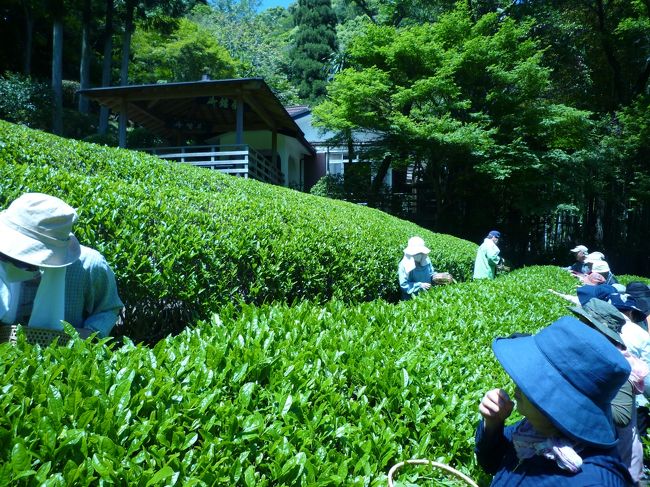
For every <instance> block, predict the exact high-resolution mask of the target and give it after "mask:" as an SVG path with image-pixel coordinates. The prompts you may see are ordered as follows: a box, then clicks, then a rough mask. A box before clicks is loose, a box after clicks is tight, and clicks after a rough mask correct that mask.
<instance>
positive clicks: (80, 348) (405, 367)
mask: <svg viewBox="0 0 650 487" xmlns="http://www.w3.org/2000/svg"><path fill="white" fill-rule="evenodd" d="M574 286H575V281H574V279H573V278H571V277H570V276H569V275H568V274H567V273H566V272H564V271H562V270H560V269H558V268H551V267H532V268H525V269H520V270H517V271H514V272H512V273H510V274H508V275H505V276H503V277H500V278H499V279H497V280H495V281H479V282H466V283H460V284H455V285H451V286H446V287H439V288H434V289H433V290H432V291H431V292H429V293H427V294H425V295H423V296H421V297H419V298H418V299H415V300H413V301H409V302H404V303H399V304H397V305H394V304H390V303H387V302H385V301H381V300H379V301H374V302H369V303H361V304H355V305H350V304H348V303H344V302H342V301H339V300H336V299H335V300H332V301H331V302H328V303H326V304H319V303H314V302H301V303H298V304H296V305H294V306H288V305H286V304H270V305H262V306H249V305H246V306H244V307H243V309H236V308H235V307H234V306H230V307H225V308H223V309H222V310H221V312H220V313H219V314H217V315H214V316H213V317H212V318H211V320H210V321H208V322H205V323H200V324H198V325H197V326H195V327H190V328H187V329H185V330H184V331H183V332H182V333H180V334H179V335H178V336H175V337H168V338H166V339H164V340H162V341H160V342H159V343H158V344H157V345H156V346H155V347H153V348H148V347H145V346H143V345H133V344H131V343H126V344H124V345H122V346H120V347H119V348H118V347H117V346H116V345H113V346H111V345H108V346H107V345H105V344H103V343H93V342H85V341H82V340H74V341H71V342H70V343H69V344H68V345H67V346H65V347H56V346H53V345H51V346H49V347H48V348H45V349H42V348H40V347H38V346H31V345H28V344H26V343H24V341H23V342H20V343H19V344H18V346H11V345H8V344H3V345H0V389H1V390H2V395H1V396H0V407H1V408H2V411H3V414H2V416H0V484H2V485H21V484H22V485H38V484H44V485H61V486H63V485H91V484H92V485H96V484H98V483H100V482H101V483H105V484H118V485H136V486H143V487H144V486H146V485H174V486H185V485H201V486H212V485H245V486H280V485H323V486H326V485H327V486H339V485H351V486H359V487H361V486H377V487H379V486H385V485H386V480H387V479H386V475H387V472H388V469H389V468H390V466H391V465H393V464H395V463H397V462H399V461H402V460H405V459H408V458H430V459H438V460H439V461H443V462H445V463H449V464H451V465H452V466H455V467H456V468H459V469H460V470H462V471H464V472H466V473H467V474H469V475H470V476H471V477H473V478H475V479H482V478H483V476H482V474H481V473H480V472H479V470H478V468H477V467H476V465H475V460H474V457H473V432H474V428H475V426H476V423H477V421H478V409H477V408H478V403H479V401H480V398H481V397H482V395H483V394H484V392H485V391H486V390H488V389H490V388H493V387H504V388H506V389H507V390H510V391H512V384H511V383H510V381H509V380H508V378H507V376H506V374H505V373H504V372H503V370H502V369H501V368H500V367H499V365H498V363H497V361H496V360H495V358H494V356H493V354H492V352H491V349H490V343H491V341H492V339H493V338H494V337H495V336H507V335H510V334H511V333H513V332H516V331H517V332H535V331H536V330H538V329H540V328H542V327H543V326H545V325H547V324H549V323H550V322H551V321H553V320H554V319H556V318H558V317H559V316H562V315H563V314H567V311H566V304H567V303H566V302H565V301H564V300H562V299H561V298H558V297H557V296H554V295H552V294H551V293H549V292H548V288H554V289H557V290H559V291H563V292H570V291H571V290H572V289H573V288H574ZM415 485H422V484H421V483H420V482H417V481H416V482H415ZM424 485H432V484H424Z"/></svg>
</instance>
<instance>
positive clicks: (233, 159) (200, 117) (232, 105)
mask: <svg viewBox="0 0 650 487" xmlns="http://www.w3.org/2000/svg"><path fill="white" fill-rule="evenodd" d="M79 94H80V95H82V96H85V97H87V98H89V99H90V100H94V101H96V102H98V103H99V104H101V105H103V106H106V107H108V108H109V109H110V110H112V111H113V112H116V113H118V114H119V121H120V123H119V145H120V147H126V128H127V122H128V120H131V121H132V122H134V123H136V124H138V125H141V126H143V127H145V128H147V129H148V130H149V131H150V132H152V133H154V134H155V135H158V136H160V137H162V138H164V139H166V140H168V141H170V143H171V144H172V145H170V146H168V147H157V148H136V147H134V149H139V150H147V151H149V152H151V153H153V154H156V155H158V156H159V157H161V158H164V159H168V160H174V161H178V162H184V163H188V164H192V165H196V166H202V167H209V168H212V169H218V170H220V171H223V172H226V173H229V174H235V175H240V176H243V177H251V178H254V179H258V180H262V181H266V182H269V183H273V184H279V185H284V186H296V187H297V186H300V185H301V182H302V180H303V178H304V173H305V165H306V164H307V165H309V164H313V161H314V155H315V151H314V148H313V147H312V146H311V145H310V144H309V142H307V140H306V139H305V137H304V134H303V132H302V130H301V129H300V128H299V127H298V125H297V124H296V122H295V121H294V120H293V118H292V117H291V116H290V115H289V113H287V110H286V109H285V108H284V106H283V105H282V104H281V103H280V101H279V100H278V99H277V97H276V96H275V95H274V94H273V92H272V91H271V89H270V88H269V87H268V85H267V84H266V82H265V81H264V80H263V79H261V78H243V79H224V80H203V81H192V82H183V83H164V84H148V85H131V86H118V87H106V88H92V89H87V90H80V91H79ZM188 141H191V145H188V143H187V142H188Z"/></svg>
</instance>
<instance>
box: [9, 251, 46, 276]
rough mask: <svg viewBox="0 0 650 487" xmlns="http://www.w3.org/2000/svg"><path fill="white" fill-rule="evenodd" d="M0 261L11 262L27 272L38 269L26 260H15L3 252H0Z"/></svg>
mask: <svg viewBox="0 0 650 487" xmlns="http://www.w3.org/2000/svg"><path fill="white" fill-rule="evenodd" d="M0 262H2V263H5V264H11V265H13V266H14V267H16V268H17V269H20V270H23V271H27V272H36V271H37V270H38V267H37V266H35V265H32V264H28V263H27V262H23V261H21V260H16V259H14V258H13V257H9V256H8V255H6V254H3V253H2V252H0Z"/></svg>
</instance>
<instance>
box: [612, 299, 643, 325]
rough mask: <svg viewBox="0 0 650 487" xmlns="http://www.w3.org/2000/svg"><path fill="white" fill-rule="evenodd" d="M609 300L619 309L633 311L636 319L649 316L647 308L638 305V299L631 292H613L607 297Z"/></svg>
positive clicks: (640, 319)
mask: <svg viewBox="0 0 650 487" xmlns="http://www.w3.org/2000/svg"><path fill="white" fill-rule="evenodd" d="M607 301H608V302H609V303H610V304H612V305H613V306H614V307H615V308H616V309H617V310H619V311H623V312H625V311H631V312H632V315H633V320H634V321H642V320H645V319H646V318H647V316H648V313H646V310H644V309H642V308H641V307H640V306H639V305H638V302H637V299H636V298H635V297H633V296H631V295H629V294H622V293H612V294H610V295H609V296H608V297H607Z"/></svg>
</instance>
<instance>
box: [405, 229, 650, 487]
mask: <svg viewBox="0 0 650 487" xmlns="http://www.w3.org/2000/svg"><path fill="white" fill-rule="evenodd" d="M500 237H501V234H500V232H498V231H496V230H492V231H490V232H489V233H488V235H487V237H486V238H485V239H484V241H483V243H482V244H481V245H480V247H479V249H478V251H477V254H476V259H475V264H474V278H475V279H494V278H495V276H496V274H497V270H498V268H499V266H501V265H503V259H502V258H501V257H500V255H499V254H500V250H499V247H498V245H497V244H498V242H499V238H500ZM429 252H430V251H429V249H428V248H427V247H426V246H425V245H424V241H423V240H422V239H421V238H419V237H412V238H411V239H410V240H409V242H408V245H407V247H406V248H405V249H404V257H403V258H402V260H401V261H400V263H399V266H398V276H399V282H400V288H401V291H402V298H403V299H411V298H412V297H413V296H414V295H416V294H418V293H420V292H422V291H426V290H428V289H430V288H431V286H432V285H435V284H442V283H448V282H452V281H453V278H451V280H445V279H441V278H440V276H441V273H436V272H435V270H434V269H433V267H432V264H431V261H430V260H429V258H428V255H429ZM571 252H572V254H573V256H574V262H573V263H572V264H571V265H570V266H567V267H566V268H565V269H566V270H567V271H569V272H571V274H572V275H573V276H575V277H576V279H577V288H576V293H575V294H563V293H559V292H557V291H554V290H549V291H551V292H552V293H554V294H555V295H557V296H560V297H562V298H564V299H567V300H568V301H569V302H570V303H571V304H572V306H570V307H569V311H570V312H571V315H567V316H564V317H562V318H560V319H558V320H556V321H555V322H553V323H552V324H550V325H549V326H547V327H546V328H544V329H542V330H541V331H539V332H538V333H537V334H535V335H530V334H522V333H516V334H514V335H512V336H510V337H507V338H496V339H495V340H494V341H493V343H492V350H493V352H494V354H495V356H496V358H497V360H498V361H499V362H500V364H501V365H502V366H503V368H504V370H505V371H506V373H507V374H508V375H509V376H510V378H511V379H512V381H513V382H514V392H513V394H512V396H513V397H514V401H513V398H512V397H511V394H509V393H508V392H506V390H505V389H503V388H496V389H493V390H490V391H488V392H487V393H486V394H485V395H484V397H483V399H482V400H481V403H480V405H479V412H480V415H481V421H480V423H479V425H478V427H477V430H476V438H475V452H476V457H477V460H478V463H479V465H480V466H481V467H482V468H483V469H484V470H485V471H486V472H487V473H489V474H492V475H494V477H493V480H492V484H491V485H493V486H510V485H513V486H515V485H516V486H542V487H543V486H549V487H558V486H560V487H561V486H580V487H583V486H612V487H613V486H630V485H640V481H641V479H642V477H643V472H644V464H643V444H642V441H641V438H642V437H643V436H644V435H646V430H647V426H648V423H649V421H648V399H649V398H650V378H648V374H649V370H650V334H649V333H648V326H649V322H650V319H649V318H648V315H650V287H649V286H648V285H646V284H645V283H643V282H640V281H635V282H630V283H628V284H627V286H624V285H622V284H620V283H619V282H618V280H617V279H616V276H615V275H614V273H613V272H612V270H611V269H610V266H609V264H608V263H607V261H606V260H605V256H604V254H603V253H602V252H591V253H590V252H589V251H588V248H587V247H586V246H584V245H577V246H576V247H575V248H573V249H571ZM646 382H647V384H646ZM515 408H516V410H517V411H518V413H519V415H520V416H521V417H522V419H521V420H519V421H517V422H515V423H514V424H511V425H508V426H506V425H505V423H506V420H507V419H508V418H509V417H510V416H511V414H512V413H513V411H514V410H515Z"/></svg>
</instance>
